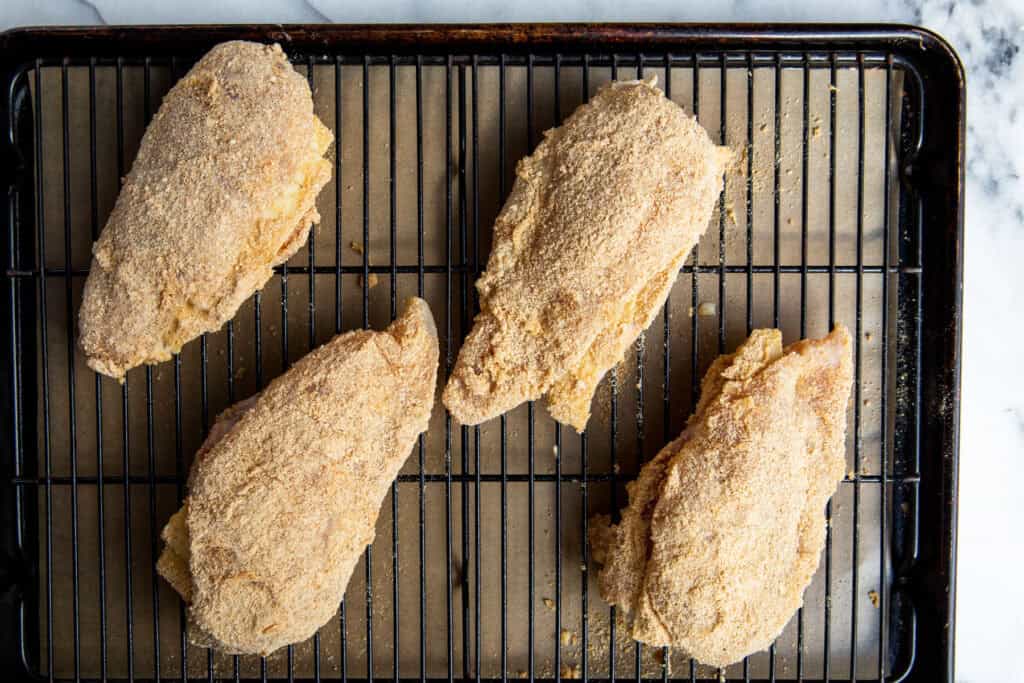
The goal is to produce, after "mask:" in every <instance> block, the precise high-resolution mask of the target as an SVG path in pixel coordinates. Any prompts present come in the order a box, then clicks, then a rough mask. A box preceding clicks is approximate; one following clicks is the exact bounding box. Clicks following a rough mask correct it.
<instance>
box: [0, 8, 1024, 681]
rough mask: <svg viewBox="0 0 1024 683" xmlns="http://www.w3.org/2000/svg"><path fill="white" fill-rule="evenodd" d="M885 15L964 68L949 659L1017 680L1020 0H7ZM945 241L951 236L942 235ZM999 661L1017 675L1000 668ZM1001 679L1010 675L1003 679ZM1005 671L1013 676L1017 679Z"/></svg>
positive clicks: (296, 16)
mask: <svg viewBox="0 0 1024 683" xmlns="http://www.w3.org/2000/svg"><path fill="white" fill-rule="evenodd" d="M563 20H576V21H655V20H656V21H711V20H714V21H732V20H739V21H768V20H775V21H894V22H906V23H913V24H919V25H923V26H926V27H928V28H931V29H933V30H935V31H937V32H938V33H940V34H942V35H943V36H945V37H946V38H947V39H948V40H949V41H950V42H951V43H952V44H953V46H954V47H955V48H956V49H957V50H958V52H959V54H960V56H961V58H962V60H963V62H964V64H965V66H966V69H967V74H968V75H967V83H968V90H967V91H968V153H967V206H966V216H967V229H966V240H965V249H966V276H965V282H964V287H965V289H964V299H965V303H964V311H965V313H964V316H965V326H964V347H963V352H964V353H963V359H964V360H963V402H962V404H961V405H962V421H961V470H960V508H959V509H960V525H959V533H960V546H959V574H958V614H957V627H958V628H957V661H958V679H960V680H963V681H994V680H1003V681H1005V680H1024V674H1022V673H1021V672H1022V671H1024V648H1022V647H1021V633H1024V616H1022V615H1024V582H1022V581H1020V578H1019V577H1020V567H1021V566H1022V564H1024V534H1021V533H1020V531H1019V527H1020V520H1021V513H1022V512H1024V506H1022V505H1021V503H1020V502H1019V500H1020V498H1019V493H1018V491H1017V489H1018V487H1019V486H1020V485H1021V484H1020V482H1022V481H1024V391H1022V390H1021V385H1022V383H1024V354H1021V353H1020V352H1019V350H1018V348H1017V347H1018V340H1019V339H1021V338H1022V337H1024V306H1022V304H1021V302H1022V300H1024V267H1022V266H1021V260H1022V258H1024V226H1022V224H1024V181H1022V173H1024V161H1022V159H1024V110H1022V107H1024V85H1022V84H1024V56H1022V54H1021V48H1022V45H1024V6H1022V5H1021V3H1019V2H1011V1H1010V0H971V1H969V2H952V1H951V0H899V1H897V2H885V1H884V0H861V1H859V2H852V3H851V2H841V1H839V0H825V1H824V2H818V1H814V0H790V1H788V2H781V3H776V4H774V5H765V4H761V3H757V2H753V1H752V0H726V1H724V2H720V3H709V2H695V1H694V0H682V1H672V2H669V1H668V0H647V1H645V2H641V3H623V2H618V1H614V2H613V1H612V0H596V1H593V2H581V1H577V2H560V3H551V2H520V3H510V2H507V0H479V1H477V2H465V3H456V2H441V1H440V0H392V1H390V2H389V1H386V0H378V1H377V2H364V3H353V2H350V1H348V0H259V1H255V2H249V1H247V0H218V1H217V2H209V1H200V0H181V1H179V2H144V3H143V2H133V1H129V0H54V1H52V2H39V1H38V0H6V2H3V3H0V29H3V28H8V27H12V26H19V25H32V24H99V23H110V24H134V23H215V22H224V23H233V22H242V23H244V22H281V23H286V22H403V23H417V22H431V21H448V22H467V21H501V22H504V21H563ZM951 248H952V245H951ZM1007 671H1011V672H1012V671H1016V673H1010V674H1007ZM1007 675H1009V676H1010V677H1011V678H1009V679H1008V678H1007ZM1013 676H1017V677H1018V678H1016V679H1013V678H1012V677H1013Z"/></svg>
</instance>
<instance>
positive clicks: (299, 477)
mask: <svg viewBox="0 0 1024 683" xmlns="http://www.w3.org/2000/svg"><path fill="white" fill-rule="evenodd" d="M437 365H438V342H437V331H436V329H435V327H434V321H433V318H432V317H431V315H430V309H429V308H428V307H427V304H426V303H425V302H424V301H422V300H420V299H413V300H411V301H410V302H409V303H408V304H407V306H406V308H405V311H404V312H403V313H402V315H401V316H400V317H399V318H398V319H397V320H396V321H395V322H394V323H392V324H391V326H390V327H388V328H387V329H386V330H384V331H383V332H373V331H368V330H360V331H355V332H349V333H347V334H343V335H340V336H338V337H335V338H334V340H332V341H331V342H329V343H327V344H325V345H324V346H322V347H320V348H319V349H317V350H315V351H313V352H312V353H310V354H309V355H307V356H306V357H304V358H302V359H301V360H300V361H299V362H297V363H296V364H295V365H294V366H293V367H292V368H291V369H290V370H289V371H288V372H286V373H285V374H284V375H282V376H280V377H278V378H277V379H275V380H274V381H273V382H272V383H271V384H270V385H269V386H268V387H267V388H266V389H264V390H263V392H261V393H260V394H258V395H257V396H255V397H253V398H252V399H250V400H248V401H246V402H244V403H241V404H238V405H236V406H235V407H233V408H230V409H228V411H226V412H225V413H224V415H222V416H221V418H220V419H219V420H218V421H217V423H216V424H215V425H214V428H213V429H212V430H211V433H210V435H209V437H208V439H207V440H206V443H204V444H203V446H202V448H201V449H200V452H199V453H198V455H197V456H196V459H195V462H194V463H193V465H192V470H191V473H190V478H189V492H188V497H187V498H186V500H185V503H184V506H183V507H182V509H181V510H180V511H179V512H178V513H176V514H175V515H174V516H173V517H171V520H170V521H169V522H168V524H167V526H166V527H165V529H164V531H163V538H164V541H165V542H166V548H165V550H164V552H163V554H162V555H161V556H160V559H159V562H158V564H157V568H158V570H159V571H160V574H161V575H162V576H164V578H166V579H167V580H168V582H169V583H170V584H171V585H172V586H173V587H174V588H175V590H177V591H178V593H180V594H181V596H182V598H184V599H185V601H186V602H188V618H189V626H190V629H189V630H190V638H191V639H192V640H193V642H195V643H197V644H200V645H205V646H212V647H215V648H217V649H219V650H222V651H224V652H228V653H246V654H249V653H255V654H263V655H266V654H269V653H271V652H273V651H274V650H276V649H278V648H280V647H283V646H285V645H288V644H290V643H296V642H299V641H302V640H305V639H306V638H309V637H310V636H312V635H313V634H314V633H316V631H317V630H318V629H319V628H320V627H321V626H322V625H323V624H325V623H326V622H327V621H328V620H329V619H330V618H331V617H332V616H333V615H334V613H335V611H336V610H337V608H338V605H339V603H340V602H341V599H342V596H343V595H344V592H345V586H346V584H347V583H348V580H349V577H350V575H351V574H352V570H353V569H354V567H355V565H356V563H357V562H358V560H359V558H360V556H361V554H362V552H363V550H364V549H365V548H366V546H367V544H369V543H370V542H372V541H373V537H374V529H375V525H376V520H377V515H378V512H379V509H380V505H381V501H382V500H383V498H384V496H385V495H386V493H387V491H388V490H389V488H390V486H391V482H392V481H393V480H394V479H395V477H396V476H397V475H398V472H399V470H400V469H401V467H402V464H403V463H404V462H405V460H406V458H407V457H408V456H409V453H410V450H411V449H412V446H413V444H414V442H415V440H416V437H417V436H418V435H419V434H421V433H422V432H423V431H425V430H426V428H427V423H428V420H429V418H430V412H431V408H432V406H433V402H434V391H435V386H436V380H437Z"/></svg>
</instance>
